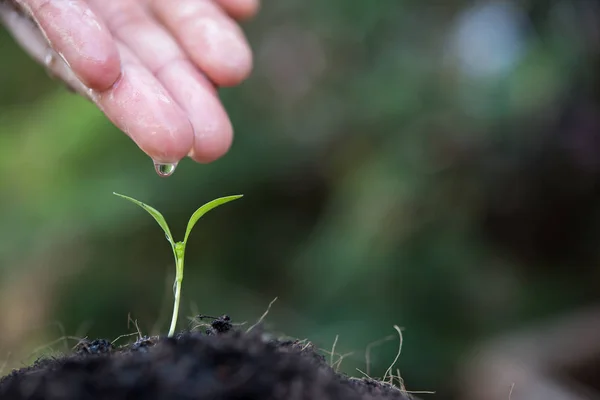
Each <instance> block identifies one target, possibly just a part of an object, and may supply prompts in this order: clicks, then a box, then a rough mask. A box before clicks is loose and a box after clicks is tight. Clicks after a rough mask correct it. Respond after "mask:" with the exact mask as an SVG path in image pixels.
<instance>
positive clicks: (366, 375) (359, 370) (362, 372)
mask: <svg viewBox="0 0 600 400" xmlns="http://www.w3.org/2000/svg"><path fill="white" fill-rule="evenodd" d="M356 370H357V371H358V372H360V373H361V374H363V375H364V376H365V378H367V379H373V378H371V377H370V376H369V374H367V373H366V372H365V371H363V370H361V369H358V368H356Z"/></svg>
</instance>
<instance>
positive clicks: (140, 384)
mask: <svg viewBox="0 0 600 400" xmlns="http://www.w3.org/2000/svg"><path fill="white" fill-rule="evenodd" d="M411 398H412V397H411V396H409V395H408V394H406V393H405V392H403V391H401V390H399V389H398V388H396V387H394V386H391V385H388V384H386V383H382V382H379V381H375V380H371V379H366V378H363V379H357V378H350V377H347V376H344V375H341V374H337V373H336V372H335V371H334V370H333V369H332V368H330V366H329V365H328V364H327V362H326V361H325V358H324V357H323V356H321V355H319V354H318V353H316V352H315V350H314V347H313V346H312V345H311V344H307V343H306V342H299V341H281V340H277V339H274V338H271V337H270V336H269V335H268V334H266V333H264V332H263V331H262V330H260V329H259V328H256V329H254V330H252V331H251V332H250V333H244V332H241V331H239V330H237V329H234V328H233V327H232V324H231V322H230V320H229V318H228V317H225V316H224V317H220V318H217V319H215V320H213V322H212V323H211V324H210V326H209V327H208V329H207V330H206V331H205V332H202V333H201V332H186V333H182V334H180V335H178V336H177V337H174V338H158V337H154V338H148V337H143V338H140V339H138V340H137V341H136V342H135V343H133V344H129V345H126V346H123V347H120V348H116V347H114V346H113V345H112V344H111V342H109V341H107V340H93V341H88V340H83V341H81V342H80V343H79V344H78V345H77V346H75V348H74V353H73V354H68V355H65V356H62V357H51V358H42V359H39V360H37V361H36V362H35V363H34V364H33V365H32V366H29V367H26V368H22V369H20V370H14V371H13V372H12V373H10V374H9V375H7V376H5V377H4V378H2V379H1V380H0V399H1V400H4V399H10V400H25V399H27V400H41V399H45V400H59V399H60V400H71V399H72V400H75V399H77V400H88V399H89V400H91V399H94V400H98V399H106V400H109V399H110V400H121V399H128V400H135V399H145V400H153V399H173V400H191V399H199V400H208V399H210V400H233V399H236V400H253V399H256V400H309V399H310V400H317V399H319V400H321V399H322V400H384V399H390V400H392V399H394V400H406V399H411Z"/></svg>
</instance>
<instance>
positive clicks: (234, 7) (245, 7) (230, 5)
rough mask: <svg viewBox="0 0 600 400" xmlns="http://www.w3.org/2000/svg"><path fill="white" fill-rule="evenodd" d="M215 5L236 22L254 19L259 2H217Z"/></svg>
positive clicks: (255, 0) (253, 0) (248, 0)
mask: <svg viewBox="0 0 600 400" xmlns="http://www.w3.org/2000/svg"><path fill="white" fill-rule="evenodd" d="M217 3H218V4H219V5H220V6H221V7H222V8H223V10H225V11H226V12H227V13H228V14H229V15H230V16H231V18H235V19H237V20H245V19H248V18H252V17H254V16H255V15H256V13H257V12H258V8H259V7H260V1H259V0H217Z"/></svg>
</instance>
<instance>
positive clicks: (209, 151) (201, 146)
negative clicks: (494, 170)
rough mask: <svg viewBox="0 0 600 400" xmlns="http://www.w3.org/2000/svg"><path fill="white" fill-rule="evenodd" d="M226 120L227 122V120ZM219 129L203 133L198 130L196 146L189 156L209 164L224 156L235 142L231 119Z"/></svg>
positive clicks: (201, 162)
mask: <svg viewBox="0 0 600 400" xmlns="http://www.w3.org/2000/svg"><path fill="white" fill-rule="evenodd" d="M225 121H226V122H225ZM225 121H224V122H225V123H224V124H223V125H222V126H221V127H219V128H218V129H214V130H212V131H211V132H208V133H203V132H198V131H196V133H195V140H194V146H193V147H192V150H191V151H190V153H189V154H188V156H189V157H190V158H191V159H192V160H194V161H196V162H198V163H200V164H208V163H211V162H213V161H216V160H218V159H219V158H221V157H223V156H224V155H225V154H226V153H227V152H228V151H229V149H230V148H231V145H232V143H233V127H232V126H231V123H230V122H229V119H227V118H226V119H225Z"/></svg>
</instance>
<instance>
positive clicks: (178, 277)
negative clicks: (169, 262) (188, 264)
mask: <svg viewBox="0 0 600 400" xmlns="http://www.w3.org/2000/svg"><path fill="white" fill-rule="evenodd" d="M113 194H114V195H117V196H119V197H122V198H124V199H127V200H129V201H131V202H132V203H135V204H137V205H138V206H140V207H142V208H143V209H144V210H146V211H147V212H148V214H150V215H152V217H154V219H155V220H156V222H158V225H160V227H161V228H162V229H163V231H165V235H166V237H167V240H168V241H169V243H170V244H171V248H172V249H173V255H174V256H175V271H176V272H175V283H174V284H173V288H174V290H173V291H174V292H175V302H174V304H173V317H172V318H171V327H170V328H169V336H173V334H174V333H175V326H176V325H177V317H178V315H179V302H180V300H181V283H182V282H183V260H184V258H185V246H186V244H187V241H188V238H189V237H190V233H191V232H192V228H193V227H194V225H196V222H198V220H199V219H200V218H201V217H202V216H203V215H204V214H206V213H207V212H209V211H210V210H212V209H213V208H216V207H218V206H220V205H221V204H225V203H229V202H230V201H233V200H237V199H239V198H240V197H242V196H243V195H235V196H227V197H220V198H218V199H215V200H213V201H210V202H208V203H206V204H205V205H203V206H202V207H200V208H199V209H197V210H196V212H194V213H193V214H192V216H191V217H190V220H189V222H188V225H187V229H186V231H185V237H184V238H183V241H182V242H175V240H173V235H171V231H170V230H169V225H167V221H165V217H163V216H162V214H161V213H160V212H158V210H156V209H154V208H152V207H150V206H149V205H147V204H144V203H142V202H141V201H138V200H136V199H133V198H131V197H128V196H124V195H122V194H119V193H114V192H113Z"/></svg>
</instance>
